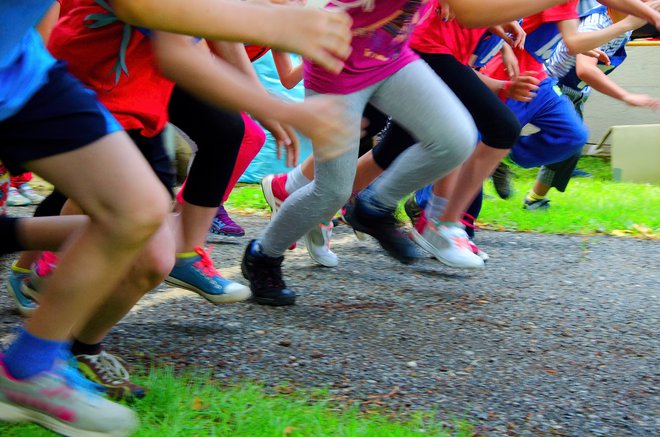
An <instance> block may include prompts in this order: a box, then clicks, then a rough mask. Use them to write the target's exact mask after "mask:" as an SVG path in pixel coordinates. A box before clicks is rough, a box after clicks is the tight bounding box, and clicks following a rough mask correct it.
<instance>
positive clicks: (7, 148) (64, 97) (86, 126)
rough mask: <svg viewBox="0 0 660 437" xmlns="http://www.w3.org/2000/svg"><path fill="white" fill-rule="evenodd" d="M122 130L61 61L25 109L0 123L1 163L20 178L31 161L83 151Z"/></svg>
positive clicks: (94, 95)
mask: <svg viewBox="0 0 660 437" xmlns="http://www.w3.org/2000/svg"><path fill="white" fill-rule="evenodd" d="M120 130H122V127H121V125H120V124H119V123H118V122H117V120H115V118H114V117H113V116H112V115H111V114H110V112H109V111H108V110H107V109H105V108H104V107H103V105H101V104H100V103H99V102H98V100H97V99H96V94H95V93H94V92H93V91H91V90H89V89H87V88H86V87H85V86H84V85H83V84H82V82H80V81H79V80H78V79H76V78H75V77H73V76H72V75H71V74H70V73H69V72H68V71H67V69H66V66H65V64H64V63H63V62H58V63H57V64H56V65H54V66H53V68H52V69H51V70H50V71H49V73H48V82H47V83H46V84H45V85H44V86H43V87H42V88H41V89H40V90H39V91H37V92H36V93H35V94H34V96H32V98H31V99H30V100H29V101H28V102H27V103H26V104H25V106H23V108H22V109H21V110H20V111H19V112H17V113H16V114H14V115H13V116H11V117H9V118H7V119H5V120H3V121H0V161H2V162H3V163H4V164H5V165H6V166H7V168H8V169H9V171H10V172H11V173H13V174H20V173H23V171H24V170H25V169H24V168H23V165H24V164H25V163H26V162H29V161H34V160H37V159H42V158H47V157H49V156H54V155H59V154H61V153H66V152H70V151H72V150H76V149H80V148H82V147H85V146H87V145H89V144H91V143H93V142H94V141H96V140H99V139H101V138H103V137H104V136H106V135H108V134H110V133H113V132H116V131H120Z"/></svg>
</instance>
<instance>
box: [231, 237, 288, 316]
mask: <svg viewBox="0 0 660 437" xmlns="http://www.w3.org/2000/svg"><path fill="white" fill-rule="evenodd" d="M255 241H256V240H252V241H250V244H248V246H247V248H246V249H245V255H244V256H243V262H242V263H241V271H242V272H243V277H245V279H247V280H248V281H250V290H252V300H253V301H255V302H256V303H258V304H260V305H270V306H274V307H279V306H287V305H294V304H295V303H296V293H294V292H293V291H291V290H289V289H288V288H286V284H285V283H284V280H283V279H282V261H284V257H283V256H280V257H278V258H271V257H269V256H256V255H253V254H252V251H251V248H252V245H253V244H254V243H255Z"/></svg>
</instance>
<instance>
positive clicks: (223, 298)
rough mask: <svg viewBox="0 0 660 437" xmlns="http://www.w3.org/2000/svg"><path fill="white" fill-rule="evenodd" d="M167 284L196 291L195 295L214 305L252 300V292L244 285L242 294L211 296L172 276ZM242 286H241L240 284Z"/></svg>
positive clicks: (167, 280)
mask: <svg viewBox="0 0 660 437" xmlns="http://www.w3.org/2000/svg"><path fill="white" fill-rule="evenodd" d="M165 283H166V284H169V285H172V286H174V287H179V288H184V289H186V290H190V291H194V292H195V293H197V294H199V295H200V296H202V297H203V298H204V299H206V300H208V301H209V302H211V303H213V304H228V303H237V302H244V301H246V300H248V299H249V298H250V296H251V295H252V293H251V292H250V289H249V288H248V287H246V286H245V285H243V287H244V288H245V290H244V291H241V292H234V293H227V294H209V293H206V292H204V291H202V290H201V289H199V288H197V287H195V286H193V285H190V284H188V283H187V282H183V281H181V280H179V279H177V278H174V277H172V276H168V277H167V278H166V279H165ZM239 285H240V284H239Z"/></svg>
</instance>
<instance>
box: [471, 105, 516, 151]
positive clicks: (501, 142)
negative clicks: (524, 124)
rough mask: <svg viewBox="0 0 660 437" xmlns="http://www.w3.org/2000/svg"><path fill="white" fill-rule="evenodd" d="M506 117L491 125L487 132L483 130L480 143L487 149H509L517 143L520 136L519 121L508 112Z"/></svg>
mask: <svg viewBox="0 0 660 437" xmlns="http://www.w3.org/2000/svg"><path fill="white" fill-rule="evenodd" d="M508 112H509V113H508V114H507V116H506V117H502V118H500V119H498V120H496V121H495V123H493V124H492V125H491V126H490V127H489V129H488V130H486V129H483V130H482V132H481V134H482V141H483V142H484V144H487V145H488V146H489V147H493V148H495V149H511V148H513V146H514V145H515V144H516V141H518V137H519V136H520V130H521V126H520V121H518V118H517V117H516V116H515V115H514V114H513V112H511V111H508Z"/></svg>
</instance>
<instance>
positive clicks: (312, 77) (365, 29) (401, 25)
mask: <svg viewBox="0 0 660 437" xmlns="http://www.w3.org/2000/svg"><path fill="white" fill-rule="evenodd" d="M425 1H426V0H380V1H378V0H375V1H374V3H375V7H374V8H373V10H372V11H365V10H364V8H363V7H362V6H358V7H355V8H351V9H347V11H346V12H347V13H348V14H349V15H350V16H351V18H352V19H353V26H352V29H353V40H352V42H351V46H352V48H353V51H352V52H351V55H350V56H349V58H348V59H347V60H346V62H345V64H344V69H343V70H342V71H341V73H339V74H333V73H330V72H328V71H326V70H324V69H323V68H321V67H319V66H318V65H315V64H313V63H311V62H309V61H305V65H304V78H305V88H309V89H311V90H313V91H316V92H318V93H322V94H350V93H354V92H356V91H359V90H361V89H364V88H366V87H368V86H371V85H373V84H375V83H377V82H379V81H381V80H383V79H385V78H387V77H389V76H391V75H392V74H394V73H396V72H397V71H399V70H400V69H401V68H403V67H404V66H406V65H407V64H409V63H410V62H412V61H414V60H416V59H417V55H415V53H414V52H413V51H412V50H411V49H410V47H408V39H409V38H410V35H411V33H412V30H413V29H414V27H415V24H416V22H417V18H418V17H417V12H418V10H419V8H420V6H421V5H422V4H423V3H424V2H425ZM338 2H339V1H335V3H338ZM341 2H342V3H346V4H351V3H355V1H354V0H346V1H343V0H341ZM328 7H334V5H331V4H328Z"/></svg>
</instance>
